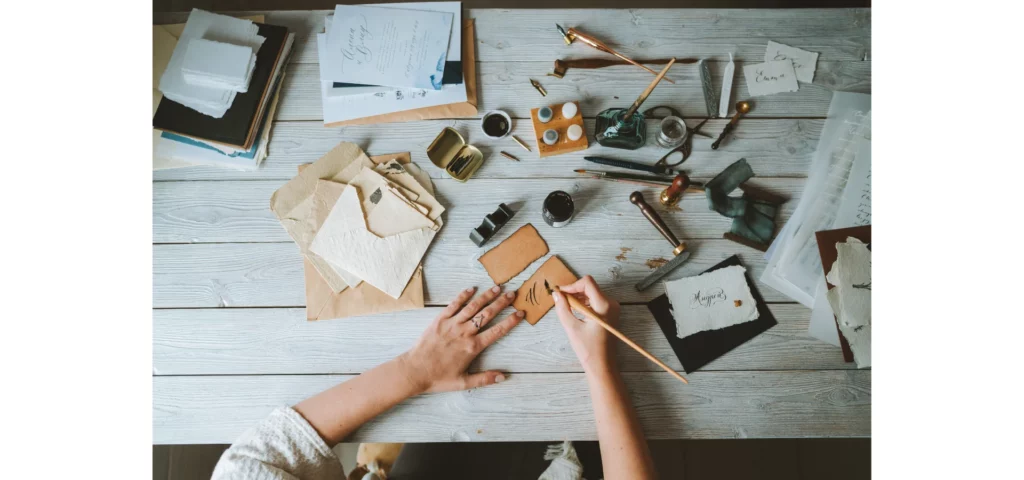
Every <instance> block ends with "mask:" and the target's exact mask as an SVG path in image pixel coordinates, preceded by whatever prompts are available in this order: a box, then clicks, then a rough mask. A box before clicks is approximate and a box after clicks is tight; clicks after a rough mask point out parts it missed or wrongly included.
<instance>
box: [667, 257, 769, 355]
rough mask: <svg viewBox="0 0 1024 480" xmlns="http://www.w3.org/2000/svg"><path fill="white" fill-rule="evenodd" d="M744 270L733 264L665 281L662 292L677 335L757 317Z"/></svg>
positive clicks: (687, 334)
mask: <svg viewBox="0 0 1024 480" xmlns="http://www.w3.org/2000/svg"><path fill="white" fill-rule="evenodd" d="M746 271H747V269H746V268H744V267H742V266H739V265H733V266H730V267H725V268H721V269H718V270H715V271H712V272H708V273H705V274H701V275H697V276H695V277H686V278H680V279H678V280H672V281H668V282H665V294H666V295H667V296H668V301H669V303H670V304H671V305H672V312H673V316H674V317H675V319H676V336H678V337H679V338H686V337H688V336H690V335H693V334H695V333H698V332H703V331H706V330H718V329H720V328H725V327H730V326H733V325H738V324H740V323H745V322H749V321H751V320H757V317H758V315H759V314H758V312H757V302H755V301H754V296H753V295H752V294H751V293H750V286H749V285H747V279H746V277H745V276H744V273H746Z"/></svg>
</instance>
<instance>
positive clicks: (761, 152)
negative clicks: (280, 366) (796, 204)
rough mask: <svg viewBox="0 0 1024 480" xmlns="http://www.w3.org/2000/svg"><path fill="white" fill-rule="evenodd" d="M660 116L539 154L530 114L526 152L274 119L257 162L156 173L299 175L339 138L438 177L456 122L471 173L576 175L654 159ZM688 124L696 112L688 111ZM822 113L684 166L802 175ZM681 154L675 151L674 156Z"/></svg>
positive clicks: (431, 127)
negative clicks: (573, 148)
mask: <svg viewBox="0 0 1024 480" xmlns="http://www.w3.org/2000/svg"><path fill="white" fill-rule="evenodd" d="M657 122H659V120H648V121H647V131H648V133H649V135H651V138H649V141H648V142H647V144H646V145H644V146H643V147H641V148H639V149H637V150H633V151H627V150H621V149H614V148H607V147H602V146H601V145H598V144H597V142H596V141H594V136H593V130H594V120H592V119H587V120H585V122H584V124H585V125H586V131H587V132H588V135H589V140H590V148H588V149H586V150H584V151H579V152H572V153H567V154H564V155H559V156H557V157H552V158H547V159H544V160H542V159H540V158H538V157H537V148H536V144H535V142H533V141H532V140H531V138H533V126H532V125H531V124H530V122H528V121H525V120H524V121H517V122H513V130H512V134H513V135H516V136H517V137H519V138H521V139H522V140H523V141H525V142H529V145H530V148H531V150H532V151H531V152H527V151H525V150H523V149H522V147H520V146H519V145H516V144H515V143H514V142H513V141H512V140H511V139H504V140H493V139H490V138H487V137H486V136H485V135H484V134H483V132H481V131H480V121H479V120H474V119H466V120H428V121H422V122H410V123H403V124H401V126H400V127H399V126H396V125H393V124H377V125H354V126H349V127H339V128H324V126H323V124H322V123H320V122H277V123H276V124H275V125H274V130H273V132H272V135H271V138H270V150H269V156H268V157H267V159H266V160H265V161H264V163H263V166H262V167H260V169H259V170H256V171H252V172H246V171H241V170H232V169H225V168H216V167H202V166H197V167H189V168H174V169H169V170H158V171H155V172H153V179H154V180H160V181H163V180H287V179H290V178H292V177H294V176H295V173H296V168H297V167H298V166H299V165H301V164H304V163H311V162H315V161H316V160H317V159H318V158H320V157H321V156H323V154H324V153H326V152H327V151H329V150H330V149H332V148H334V147H335V146H336V145H337V144H338V143H340V142H354V143H356V144H357V145H359V146H360V147H361V148H362V149H363V150H365V151H366V152H367V153H369V154H371V155H378V154H385V153H396V152H410V153H412V159H413V161H414V162H416V163H417V164H419V165H420V166H421V167H422V168H423V169H424V170H425V171H426V172H427V173H429V174H430V175H431V177H433V178H436V179H437V178H448V176H447V175H446V174H445V173H444V172H442V171H441V170H440V169H439V168H436V167H434V166H433V164H431V163H430V160H429V159H428V158H427V154H426V151H427V147H428V146H429V145H430V142H432V141H433V140H434V137H436V136H437V134H438V132H440V131H441V130H442V129H443V128H444V127H452V128H454V129H456V130H458V131H459V132H460V133H461V134H462V135H463V137H465V138H466V141H468V142H469V143H471V144H473V145H475V146H476V147H477V148H479V149H480V151H482V152H484V154H485V156H486V158H487V160H486V161H485V162H484V164H483V166H482V167H481V168H480V170H479V171H477V173H476V175H475V176H474V179H482V178H553V177H560V178H566V177H572V176H574V175H576V174H575V173H573V172H572V171H573V170H574V169H577V168H586V169H595V168H596V169H600V170H608V169H609V168H608V167H604V166H601V165H595V164H593V163H590V162H587V161H585V160H583V157H584V156H605V157H610V158H619V159H625V160H633V161H638V162H641V163H647V164H649V165H653V164H654V162H656V161H657V160H658V159H659V158H661V157H662V156H663V155H664V154H665V149H663V148H661V147H659V146H658V145H657V144H656V143H655V142H654V138H653V132H654V131H655V130H654V128H655V127H656V126H657ZM727 122H728V120H725V119H722V120H718V119H714V120H709V121H708V123H707V124H705V125H704V127H702V128H701V131H703V132H705V133H708V134H709V135H716V136H717V134H718V132H721V131H722V128H723V127H724V126H725V124H726V123H727ZM687 123H688V124H689V126H690V127H695V126H697V124H698V123H700V122H699V120H693V119H689V120H687ZM824 124H825V121H824V120H818V119H757V120H754V119H751V120H749V121H747V120H744V121H743V123H742V124H741V125H740V128H738V129H736V131H735V132H733V133H732V134H730V135H729V138H728V139H727V140H726V141H724V142H723V143H722V145H721V147H720V148H719V149H718V150H717V151H715V150H711V143H712V142H714V139H713V138H706V137H701V136H696V137H694V140H693V153H692V154H691V155H690V158H689V159H687V160H686V163H684V164H682V165H681V167H682V168H683V170H685V171H686V172H687V174H688V175H690V176H691V177H694V178H710V177H713V176H714V175H716V174H718V172H720V171H722V169H724V168H725V167H727V166H728V165H729V163H731V162H733V161H735V160H736V159H738V158H746V159H747V161H748V162H750V166H751V167H752V168H753V169H754V173H755V174H757V176H758V177H804V176H806V175H807V169H808V166H809V165H810V162H811V158H813V155H814V149H815V148H816V147H817V145H818V137H819V136H821V129H822V126H823V125H824ZM500 150H505V151H508V152H509V153H511V154H513V155H515V156H517V157H518V158H519V159H520V160H521V162H520V163H515V162H512V161H510V160H508V159H505V158H504V157H501V156H500V155H499V154H498V152H499V151H500ZM674 158H675V159H676V161H678V159H679V158H680V157H679V155H678V154H676V156H675V157H674Z"/></svg>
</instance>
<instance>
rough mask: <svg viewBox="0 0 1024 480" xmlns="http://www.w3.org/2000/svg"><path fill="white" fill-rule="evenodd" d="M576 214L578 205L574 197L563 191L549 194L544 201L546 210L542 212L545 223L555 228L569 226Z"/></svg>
mask: <svg viewBox="0 0 1024 480" xmlns="http://www.w3.org/2000/svg"><path fill="white" fill-rule="evenodd" d="M574 213H576V205H575V204H574V203H573V201H572V197H571V196H569V194H568V193H565V192H563V191H561V190H555V191H554V192H551V193H549V194H548V197H547V198H545V199H544V208H543V210H541V214H542V215H543V217H544V223H547V224H548V225H549V226H551V227H554V228H558V227H563V226H565V225H566V224H568V223H569V221H570V220H572V216H573V214H574Z"/></svg>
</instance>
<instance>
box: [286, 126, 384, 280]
mask: <svg viewBox="0 0 1024 480" xmlns="http://www.w3.org/2000/svg"><path fill="white" fill-rule="evenodd" d="M364 167H370V168H373V167H374V163H373V162H371V161H370V159H369V157H367V156H366V154H365V153H363V151H362V150H361V149H360V148H359V146H357V145H356V144H354V143H349V142H342V143H339V144H338V146H336V147H334V148H333V149H331V151H329V152H327V154H325V155H324V156H323V157H321V158H320V159H319V160H317V161H316V162H313V164H312V165H310V166H309V167H307V168H304V169H302V171H300V172H299V174H298V175H296V176H295V178H293V179H291V180H289V181H288V183H285V184H284V186H282V187H281V188H279V189H277V191H276V192H274V194H273V195H271V196H270V210H271V211H273V212H274V215H276V216H277V219H278V220H280V221H281V225H283V226H284V229H285V230H286V231H287V232H288V235H289V236H290V237H292V240H295V243H296V244H297V245H298V246H299V250H300V251H301V252H302V254H303V255H305V256H306V258H308V259H309V261H310V262H311V263H312V264H313V266H314V267H316V270H317V271H318V272H320V275H322V276H323V277H324V280H325V281H326V282H327V284H328V285H330V286H331V289H332V290H334V291H335V292H340V291H342V290H344V289H345V288H347V287H348V286H349V282H346V281H345V278H344V277H343V276H342V274H340V273H338V272H337V271H336V270H335V269H334V267H332V266H331V265H330V264H328V263H327V262H326V261H325V260H324V259H322V258H320V257H319V256H318V255H316V254H314V253H311V252H310V251H309V244H310V242H312V241H313V237H314V236H316V232H317V230H319V229H320V225H319V224H317V223H316V221H315V217H314V216H313V214H312V209H313V192H314V191H315V190H316V183H317V181H318V180H330V181H333V182H339V183H348V182H349V181H351V180H352V178H354V177H355V176H356V175H357V174H359V172H361V171H362V170H363V168H364ZM350 280H351V278H350Z"/></svg>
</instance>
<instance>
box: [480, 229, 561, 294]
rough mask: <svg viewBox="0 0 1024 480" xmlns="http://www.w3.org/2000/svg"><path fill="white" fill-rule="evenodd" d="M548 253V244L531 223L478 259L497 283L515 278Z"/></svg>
mask: <svg viewBox="0 0 1024 480" xmlns="http://www.w3.org/2000/svg"><path fill="white" fill-rule="evenodd" d="M547 254H548V244H547V242H545V241H544V238H543V237H541V236H540V232H538V231H537V229H536V228H535V227H534V226H533V224H531V223H527V224H526V225H523V226H522V227H519V229H518V230H516V231H515V232H514V233H512V235H509V236H508V238H506V239H505V240H502V241H501V243H499V244H498V245H497V246H495V247H494V248H492V249H490V250H488V251H487V252H485V253H484V254H483V255H481V256H480V258H479V259H477V261H478V262H480V264H481V265H483V266H484V270H486V271H487V275H488V276H490V277H491V280H494V284H495V285H501V284H503V283H505V282H508V281H509V280H512V279H513V278H515V276H516V275H519V274H520V273H522V272H523V271H524V270H526V269H527V267H529V266H530V264H532V263H533V262H535V261H537V259H539V258H541V257H543V256H544V255H547Z"/></svg>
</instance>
